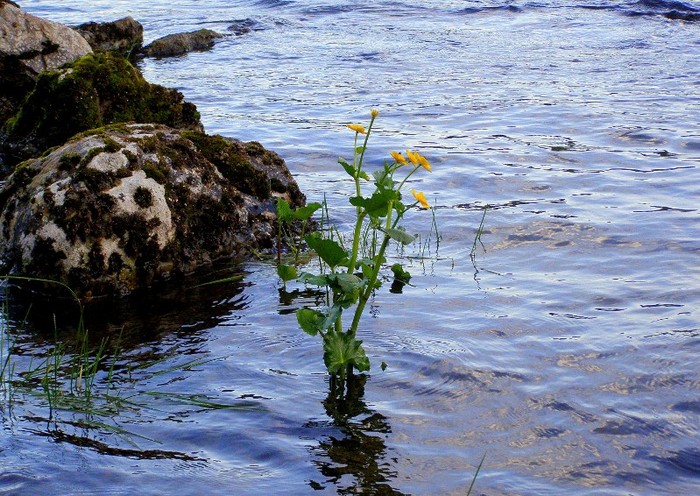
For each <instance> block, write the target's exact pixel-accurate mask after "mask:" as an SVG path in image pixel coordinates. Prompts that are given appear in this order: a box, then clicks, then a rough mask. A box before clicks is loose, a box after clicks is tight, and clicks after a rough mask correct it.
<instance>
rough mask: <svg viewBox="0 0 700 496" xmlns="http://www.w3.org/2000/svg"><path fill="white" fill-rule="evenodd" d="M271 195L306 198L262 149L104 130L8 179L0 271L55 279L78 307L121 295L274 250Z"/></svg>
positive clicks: (180, 133) (0, 209)
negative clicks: (82, 302)
mask: <svg viewBox="0 0 700 496" xmlns="http://www.w3.org/2000/svg"><path fill="white" fill-rule="evenodd" d="M277 197H283V198H285V199H286V200H287V201H288V202H289V203H290V204H291V205H292V206H301V205H303V204H304V202H305V198H304V195H303V194H302V193H301V191H300V190H299V187H298V186H297V184H296V182H295V181H294V179H293V177H292V176H291V174H290V172H289V170H288V169H287V167H286V165H285V163H284V161H283V160H282V159H281V158H280V157H279V156H278V155H276V154H274V153H273V152H270V151H268V150H266V149H264V148H263V147H262V145H260V144H259V143H256V142H251V143H243V142H240V141H236V140H230V139H227V138H223V137H221V136H208V135H206V134H204V133H202V132H200V131H186V130H175V129H173V128H169V127H166V126H162V125H149V124H118V125H113V126H108V127H105V128H103V129H99V130H95V131H90V132H88V133H85V134H84V135H81V136H77V137H75V138H74V139H72V140H70V141H69V142H68V143H66V144H64V145H63V146H60V147H58V148H56V149H54V150H52V151H51V152H50V153H48V154H46V155H45V156H43V157H41V158H36V159H33V160H29V161H26V162H23V163H22V164H20V165H19V166H18V167H17V169H16V170H15V172H14V173H13V174H12V175H11V176H10V177H9V179H8V180H7V182H6V184H5V185H4V187H3V188H2V190H0V261H1V262H2V266H1V267H2V271H1V272H2V273H3V274H12V275H20V276H26V277H35V278H42V279H52V280H55V281H60V282H62V283H64V284H67V285H68V286H69V287H71V288H72V289H73V290H74V291H75V292H76V293H77V294H78V295H79V296H80V297H81V298H83V299H85V300H88V299H91V298H95V297H98V296H108V295H126V294H129V293H132V292H134V291H138V290H141V289H146V288H151V287H154V286H155V285H158V284H159V283H161V282H165V281H168V280H171V279H173V278H177V277H182V276H184V275H186V274H189V273H192V272H194V271H197V270H198V269H199V268H202V267H204V266H208V265H209V264H211V263H213V262H214V261H217V260H223V259H234V258H235V259H237V258H241V257H244V256H246V255H248V254H250V253H254V252H256V253H257V252H264V251H265V250H271V249H272V248H273V245H274V241H275V238H276V215H275V205H274V202H275V198H277ZM47 289H48V290H50V289H51V288H50V287H48V286H47Z"/></svg>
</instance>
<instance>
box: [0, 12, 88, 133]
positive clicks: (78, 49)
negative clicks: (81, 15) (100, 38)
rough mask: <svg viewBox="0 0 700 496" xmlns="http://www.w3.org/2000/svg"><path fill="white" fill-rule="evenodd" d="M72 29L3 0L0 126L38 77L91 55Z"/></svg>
mask: <svg viewBox="0 0 700 496" xmlns="http://www.w3.org/2000/svg"><path fill="white" fill-rule="evenodd" d="M91 52H92V49H91V48H90V45H89V44H88V42H87V41H85V39H84V38H83V37H82V36H80V35H79V34H78V33H77V32H75V31H73V30H72V29H70V28H68V27H67V26H64V25H62V24H58V23H55V22H51V21H47V20H44V19H40V18H38V17H36V16H33V15H31V14H26V13H24V12H22V10H20V8H19V7H18V6H17V4H15V3H13V2H6V1H2V0H0V125H2V123H3V122H5V121H6V120H7V119H8V118H9V117H10V116H12V115H13V114H14V113H15V112H16V110H17V106H18V105H19V104H20V103H21V102H22V100H23V99H24V97H25V96H26V94H27V93H28V92H29V91H30V90H31V89H32V87H33V86H34V82H35V81H36V78H37V77H38V75H39V74H40V73H41V72H43V71H50V70H53V69H56V68H58V67H61V66H62V65H64V64H67V63H69V62H73V61H74V60H75V59H77V58H78V57H81V56H83V55H86V54H88V53H91Z"/></svg>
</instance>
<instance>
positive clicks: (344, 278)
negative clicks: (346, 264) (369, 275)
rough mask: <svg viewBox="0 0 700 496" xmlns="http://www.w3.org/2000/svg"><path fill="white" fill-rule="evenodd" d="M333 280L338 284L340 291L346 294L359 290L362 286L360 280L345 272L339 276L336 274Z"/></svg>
mask: <svg viewBox="0 0 700 496" xmlns="http://www.w3.org/2000/svg"><path fill="white" fill-rule="evenodd" d="M335 279H336V281H337V282H338V286H340V289H342V290H343V291H344V292H346V293H351V292H353V291H355V290H356V289H360V288H361V287H362V286H363V285H364V282H363V281H362V279H360V278H359V277H357V276H356V275H354V274H348V273H347V272H341V273H340V274H336V278H335Z"/></svg>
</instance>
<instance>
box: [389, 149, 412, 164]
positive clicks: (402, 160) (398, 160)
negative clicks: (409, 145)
mask: <svg viewBox="0 0 700 496" xmlns="http://www.w3.org/2000/svg"><path fill="white" fill-rule="evenodd" d="M390 155H391V156H392V158H393V159H394V160H396V163H397V164H401V165H406V164H407V163H408V162H406V158H405V157H404V156H403V155H401V153H399V152H390Z"/></svg>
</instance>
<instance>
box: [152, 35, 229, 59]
mask: <svg viewBox="0 0 700 496" xmlns="http://www.w3.org/2000/svg"><path fill="white" fill-rule="evenodd" d="M222 37H223V35H222V34H219V33H217V32H216V31H212V30H211V29H200V30H198V31H192V32H190V33H179V34H170V35H168V36H164V37H162V38H159V39H157V40H155V41H154V42H153V43H151V44H150V45H148V46H146V47H145V48H144V49H143V54H144V55H146V56H147V57H172V56H174V55H182V54H184V53H187V52H193V51H196V50H208V49H210V48H211V47H213V46H214V40H216V39H217V38H222Z"/></svg>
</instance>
